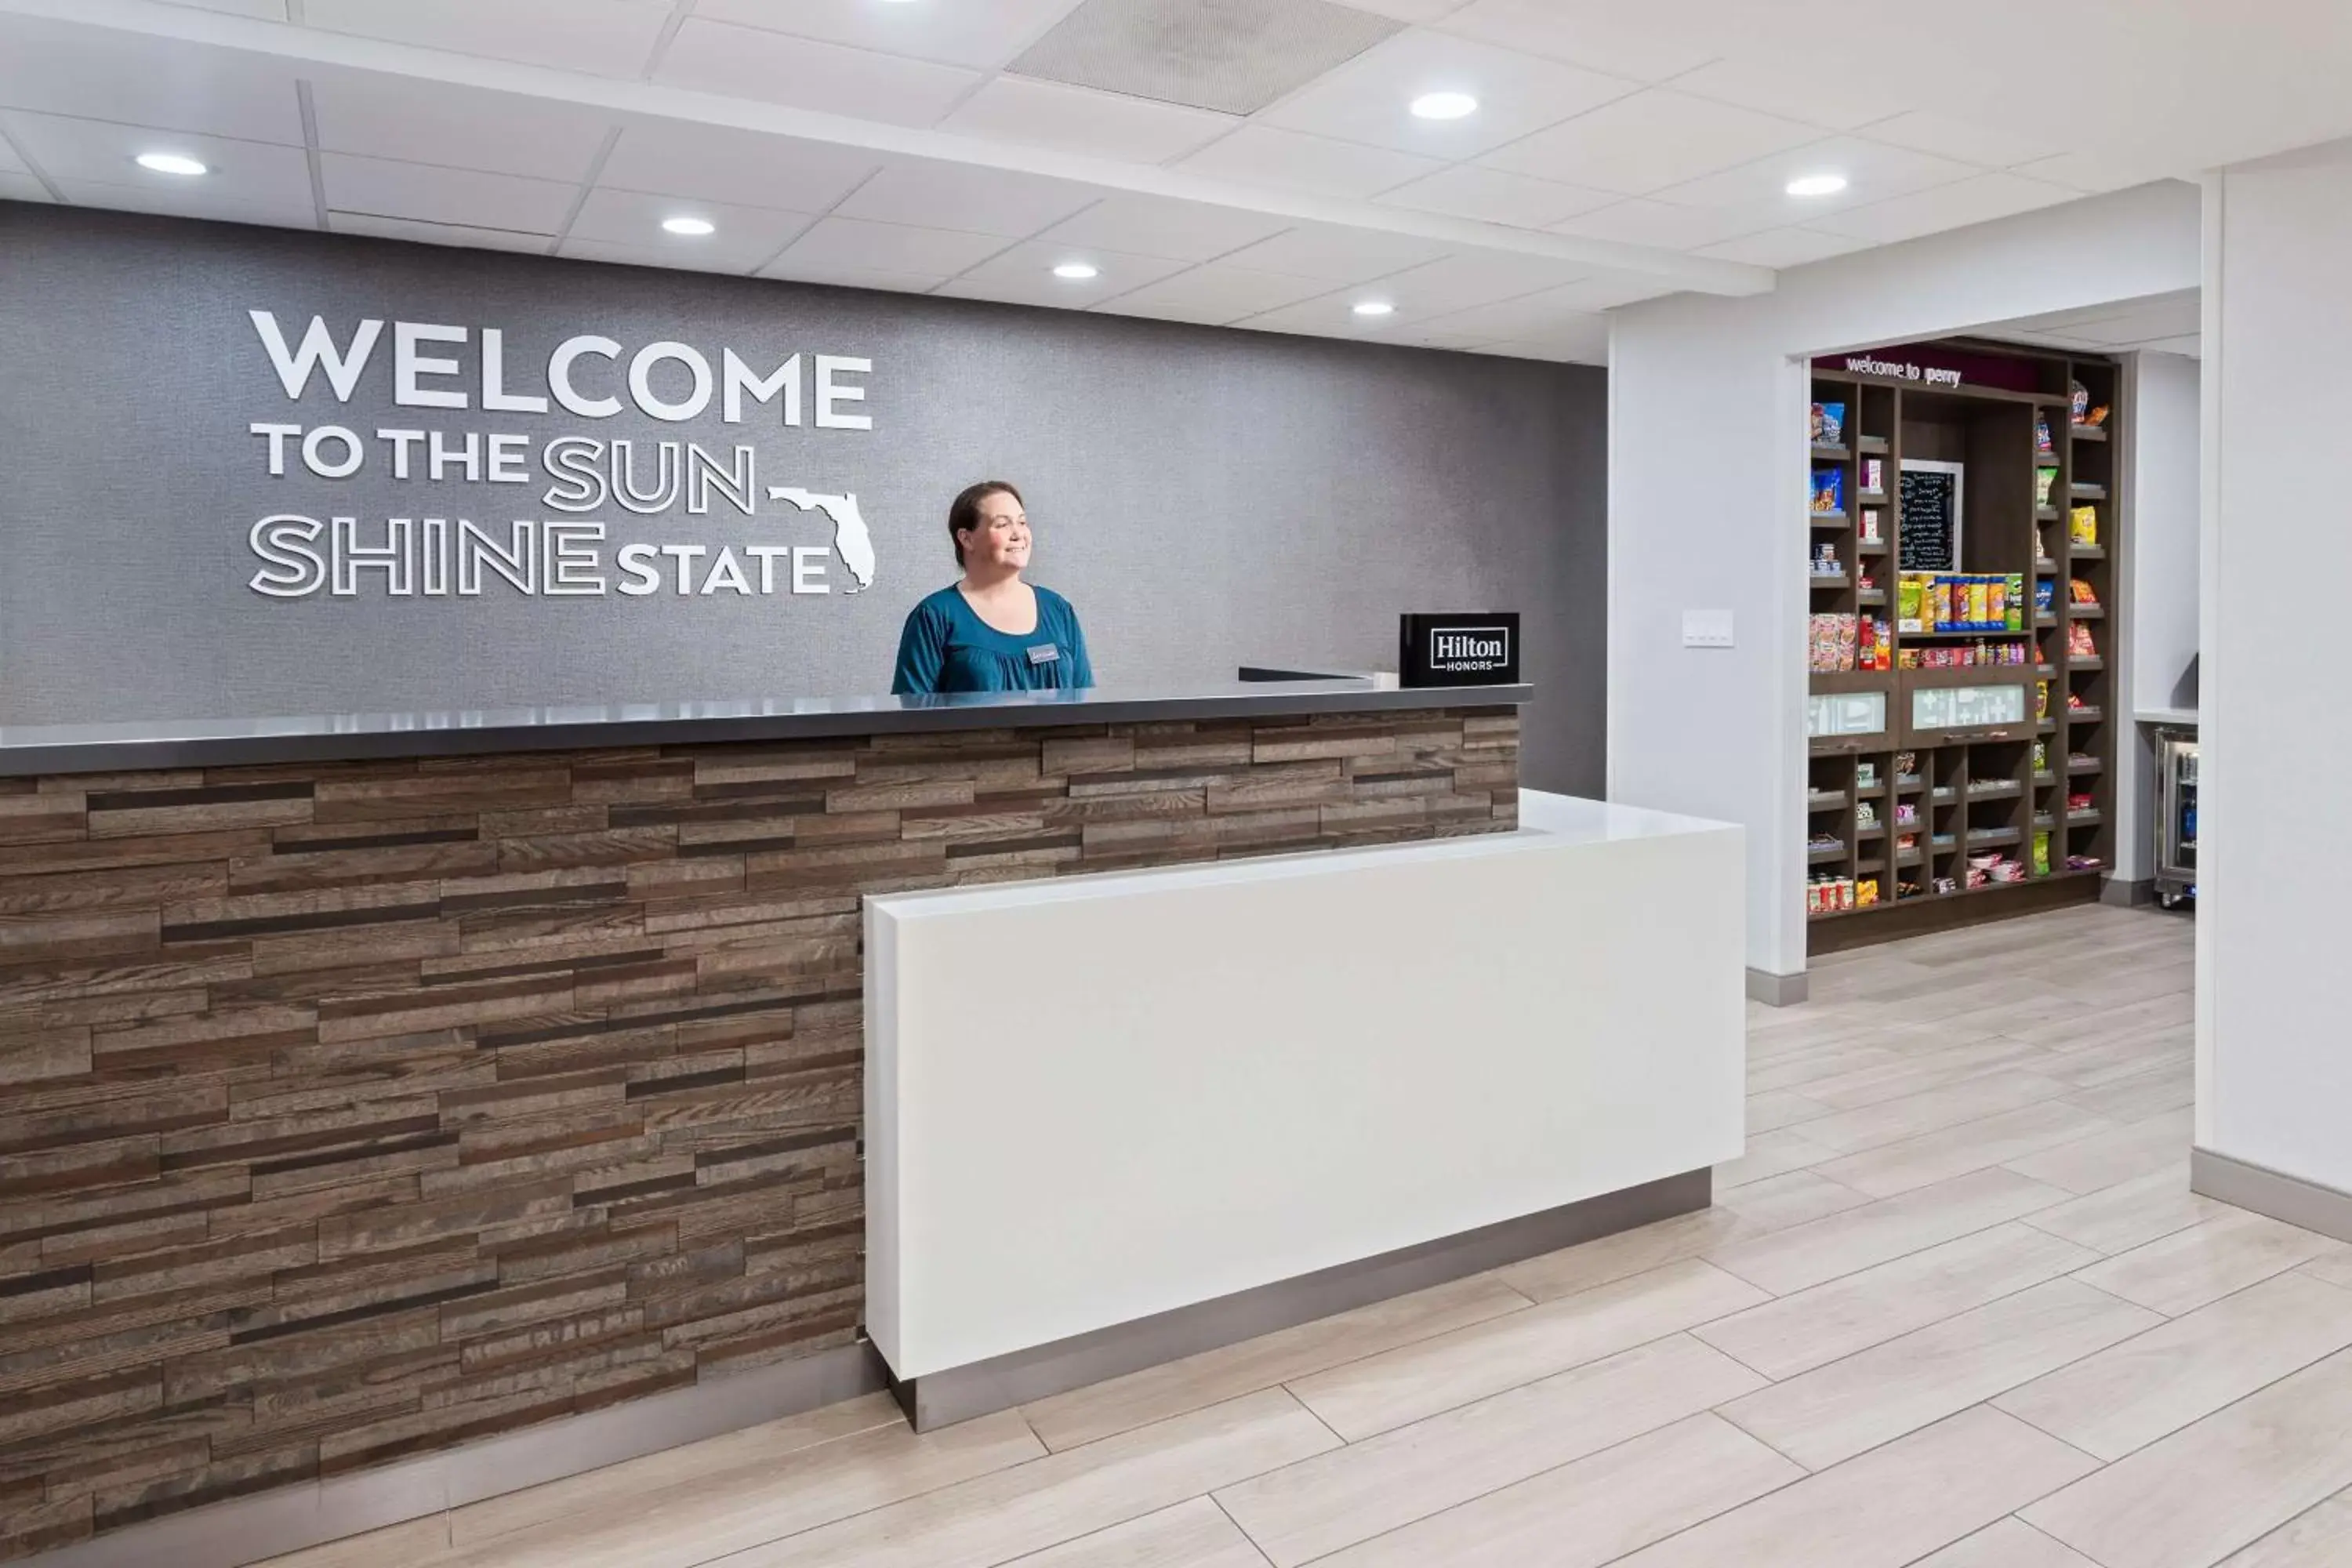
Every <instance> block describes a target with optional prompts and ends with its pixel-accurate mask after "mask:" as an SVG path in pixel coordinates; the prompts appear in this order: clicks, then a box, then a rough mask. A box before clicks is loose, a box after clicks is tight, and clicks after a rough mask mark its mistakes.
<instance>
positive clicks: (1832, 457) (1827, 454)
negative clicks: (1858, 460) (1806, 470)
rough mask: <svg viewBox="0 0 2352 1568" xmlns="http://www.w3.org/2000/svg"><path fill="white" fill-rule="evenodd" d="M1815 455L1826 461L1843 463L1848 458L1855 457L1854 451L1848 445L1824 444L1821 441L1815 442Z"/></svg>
mask: <svg viewBox="0 0 2352 1568" xmlns="http://www.w3.org/2000/svg"><path fill="white" fill-rule="evenodd" d="M1813 456H1814V457H1816V458H1820V459H1821V460H1822V462H1824V463H1843V462H1844V461H1845V460H1846V459H1847V458H1851V457H1853V450H1852V449H1851V448H1850V447H1843V446H1823V445H1822V443H1821V442H1819V441H1816V442H1814V443H1813Z"/></svg>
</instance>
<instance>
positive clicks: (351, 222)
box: [327, 212, 554, 256]
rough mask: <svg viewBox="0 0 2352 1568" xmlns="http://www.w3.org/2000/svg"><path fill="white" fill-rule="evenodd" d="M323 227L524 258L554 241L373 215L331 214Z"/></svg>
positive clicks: (537, 253)
mask: <svg viewBox="0 0 2352 1568" xmlns="http://www.w3.org/2000/svg"><path fill="white" fill-rule="evenodd" d="M327 226H328V227H329V228H331V229H332V230H333V231H334V232H335V233H337V234H364V235H373V237H376V238H378V239H405V240H413V241H415V242H416V243H418V244H420V245H452V246H459V247H464V248H466V249H468V250H511V251H515V252H517V253H519V254H520V255H524V256H544V255H546V254H547V251H548V247H550V246H551V245H552V244H553V243H554V242H553V241H552V240H551V239H550V238H549V237H547V236H546V235H543V234H520V233H517V232H516V231H515V230H513V229H506V228H483V227H479V226H475V225H470V224H462V223H425V222H421V221H419V220H417V219H415V218H404V217H384V216H380V215H378V214H375V213H344V212H331V213H329V214H328V215H327Z"/></svg>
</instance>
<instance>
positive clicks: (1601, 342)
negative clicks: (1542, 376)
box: [1518, 316, 1609, 364]
mask: <svg viewBox="0 0 2352 1568" xmlns="http://www.w3.org/2000/svg"><path fill="white" fill-rule="evenodd" d="M1518 344H1519V346H1520V347H1521V348H1523V349H1528V350H1531V351H1533V353H1535V355H1536V356H1537V357H1538V358H1543V359H1559V360H1565V361H1567V362H1569V363H1573V364H1607V363H1609V318H1608V317H1606V316H1583V317H1580V318H1578V319H1576V320H1574V321H1560V322H1559V323H1557V324H1556V325H1554V326H1551V327H1548V328H1546V329H1545V330H1543V331H1539V332H1535V333H1532V334H1530V335H1528V337H1525V338H1522V339H1519V340H1518Z"/></svg>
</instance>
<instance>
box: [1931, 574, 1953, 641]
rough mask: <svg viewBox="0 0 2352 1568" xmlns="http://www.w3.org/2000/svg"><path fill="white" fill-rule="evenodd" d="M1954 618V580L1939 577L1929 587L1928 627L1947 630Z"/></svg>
mask: <svg viewBox="0 0 2352 1568" xmlns="http://www.w3.org/2000/svg"><path fill="white" fill-rule="evenodd" d="M1952 619H1953V616H1952V580H1951V579H1950V578H1949V577H1937V578H1936V579H1935V580H1934V582H1933V584H1931V585H1930V586H1929V588H1928V599H1927V621H1928V627H1927V629H1928V630H1930V631H1937V632H1940V631H1945V630H1947V629H1948V628H1949V627H1950V626H1951V624H1952Z"/></svg>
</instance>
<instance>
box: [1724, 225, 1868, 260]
mask: <svg viewBox="0 0 2352 1568" xmlns="http://www.w3.org/2000/svg"><path fill="white" fill-rule="evenodd" d="M1865 243H1866V242H1865V241H1863V240H1859V239H1853V238H1849V237H1846V236H1844V235H1840V234H1823V233H1822V232H1821V231H1820V230H1819V229H1811V228H1768V229H1766V230H1764V231H1763V232H1762V233H1761V234H1749V235H1742V236H1741V237H1739V238H1738V239H1727V240H1725V241H1724V242H1723V243H1722V244H1720V245H1704V246H1701V247H1699V249H1698V252H1697V254H1699V255H1701V256H1711V257H1714V258H1716V259H1717V260H1719V261H1744V262H1747V263H1748V265H1749V266H1751V267H1771V268H1781V267H1802V266H1803V265H1804V264H1805V263H1807V262H1808V261H1826V260H1828V259H1829V258H1831V257H1832V256H1843V255H1845V254H1846V253H1847V252H1849V251H1853V250H1860V249H1862V248H1863V247H1864V244H1865Z"/></svg>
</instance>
